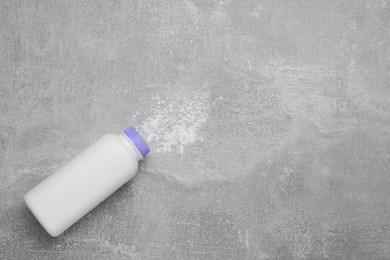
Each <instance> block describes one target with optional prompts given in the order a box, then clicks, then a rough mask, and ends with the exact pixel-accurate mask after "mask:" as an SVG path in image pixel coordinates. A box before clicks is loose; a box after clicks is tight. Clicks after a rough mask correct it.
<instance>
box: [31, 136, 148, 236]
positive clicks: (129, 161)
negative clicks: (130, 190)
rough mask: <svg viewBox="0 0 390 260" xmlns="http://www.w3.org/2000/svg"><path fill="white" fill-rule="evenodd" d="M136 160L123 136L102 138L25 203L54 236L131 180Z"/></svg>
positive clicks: (37, 189) (52, 175) (132, 148)
mask: <svg viewBox="0 0 390 260" xmlns="http://www.w3.org/2000/svg"><path fill="white" fill-rule="evenodd" d="M140 159H142V156H141V155H140V154H139V152H138V151H137V148H136V147H135V146H134V145H133V144H132V143H131V142H130V140H128V139H127V138H126V137H125V136H124V135H105V136H103V137H101V138H100V139H98V140H97V141H96V142H95V143H93V144H92V145H90V146H89V147H87V148H86V149H85V150H84V151H83V152H82V153H80V154H79V155H78V156H76V157H75V158H73V159H72V160H71V161H70V162H69V163H67V164H66V165H65V166H63V167H62V168H61V169H59V170H58V171H56V172H55V173H53V174H51V175H50V176H49V177H47V178H46V179H45V180H43V181H42V182H41V183H40V184H38V185H37V186H36V187H34V188H33V189H32V190H31V191H29V192H28V193H27V194H26V196H25V202H26V204H27V206H28V207H29V209H30V210H31V212H32V213H33V214H34V216H35V217H36V218H37V219H38V221H39V222H40V223H41V225H42V226H43V227H44V228H45V229H46V231H47V232H48V233H49V234H50V235H52V236H58V235H60V234H61V233H62V232H64V231H65V230H66V229H67V228H69V227H70V226H71V225H73V224H74V223H75V222H77V221H78V220H79V219H80V218H82V217H83V216H84V215H86V214H87V213H88V212H89V211H90V210H92V209H93V208H94V207H96V206H97V205H98V204H100V203H101V202H102V201H103V200H105V199H106V198H107V197H108V196H110V195H111V194H112V193H113V192H115V191H116V190H117V189H118V188H120V187H121V186H122V185H123V184H125V183H126V182H127V181H129V180H130V179H131V178H132V177H134V175H135V174H136V173H137V170H138V161H139V160H140Z"/></svg>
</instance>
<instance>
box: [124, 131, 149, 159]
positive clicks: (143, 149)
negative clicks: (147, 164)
mask: <svg viewBox="0 0 390 260" xmlns="http://www.w3.org/2000/svg"><path fill="white" fill-rule="evenodd" d="M123 133H124V134H125V135H126V136H127V138H128V139H129V140H130V141H131V142H132V143H133V144H134V145H135V147H136V148H137V149H138V151H139V153H140V154H141V155H142V157H145V156H146V155H147V154H148V153H149V152H150V148H149V146H148V145H147V144H146V142H145V140H144V139H143V138H142V136H141V135H140V134H139V133H138V132H137V131H136V130H135V129H134V128H133V127H129V128H127V129H126V130H124V131H123Z"/></svg>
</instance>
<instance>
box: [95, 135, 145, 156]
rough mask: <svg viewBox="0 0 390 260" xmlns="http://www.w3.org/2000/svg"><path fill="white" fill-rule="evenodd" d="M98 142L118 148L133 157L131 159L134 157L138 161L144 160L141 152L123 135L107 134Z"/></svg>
mask: <svg viewBox="0 0 390 260" xmlns="http://www.w3.org/2000/svg"><path fill="white" fill-rule="evenodd" d="M98 141H99V142H103V143H106V144H110V145H115V146H117V147H118V148H120V149H121V150H123V151H124V152H126V153H127V154H129V155H131V157H133V158H134V159H135V160H136V161H139V160H141V159H142V156H140V154H139V151H138V150H137V149H136V148H135V147H134V145H133V144H132V143H131V142H130V141H129V140H127V138H126V137H125V136H123V135H122V134H105V135H103V136H102V137H100V138H99V140H98Z"/></svg>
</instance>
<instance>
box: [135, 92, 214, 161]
mask: <svg viewBox="0 0 390 260" xmlns="http://www.w3.org/2000/svg"><path fill="white" fill-rule="evenodd" d="M175 92H176V93H175ZM208 99H209V92H208V90H207V89H206V88H203V87H201V88H199V89H196V90H192V91H184V92H181V93H177V90H174V89H172V88H171V86H168V91H166V92H165V94H164V96H161V95H156V96H155V97H154V98H153V99H152V100H153V102H154V106H153V107H152V109H153V110H154V112H152V115H151V116H150V117H148V118H146V120H145V121H144V122H143V123H142V124H141V125H140V129H141V131H142V133H144V134H145V138H146V140H147V141H148V142H150V143H152V145H153V146H155V147H156V148H155V149H154V151H155V152H157V153H166V152H169V153H179V154H183V153H184V149H185V146H186V145H188V144H191V143H194V142H195V141H197V140H202V137H201V136H199V135H198V133H197V131H198V129H199V128H200V127H201V125H202V124H203V123H204V122H205V121H206V120H207V118H208V114H209V104H208V102H207V101H208Z"/></svg>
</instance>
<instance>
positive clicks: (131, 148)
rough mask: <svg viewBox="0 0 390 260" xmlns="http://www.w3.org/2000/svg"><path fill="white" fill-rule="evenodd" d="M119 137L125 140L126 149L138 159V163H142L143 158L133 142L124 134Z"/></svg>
mask: <svg viewBox="0 0 390 260" xmlns="http://www.w3.org/2000/svg"><path fill="white" fill-rule="evenodd" d="M118 136H119V137H120V138H121V139H122V140H123V143H124V145H125V146H126V148H127V149H128V150H129V151H130V152H131V153H132V154H133V155H134V157H135V158H137V161H141V160H142V159H143V157H142V155H141V153H140V152H139V151H138V149H137V147H136V146H135V145H134V144H133V142H132V141H131V140H130V139H129V138H128V137H127V136H126V135H125V134H123V133H121V134H119V135H118Z"/></svg>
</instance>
